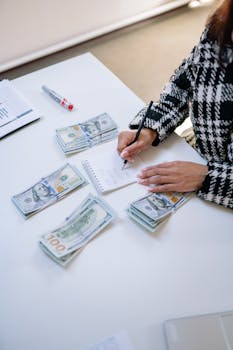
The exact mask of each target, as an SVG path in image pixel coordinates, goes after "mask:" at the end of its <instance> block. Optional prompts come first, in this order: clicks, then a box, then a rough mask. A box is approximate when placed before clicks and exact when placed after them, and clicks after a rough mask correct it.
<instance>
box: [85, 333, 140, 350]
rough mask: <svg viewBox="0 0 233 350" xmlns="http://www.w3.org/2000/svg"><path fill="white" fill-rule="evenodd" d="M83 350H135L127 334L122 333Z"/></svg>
mask: <svg viewBox="0 0 233 350" xmlns="http://www.w3.org/2000/svg"><path fill="white" fill-rule="evenodd" d="M83 350H135V349H134V347H133V345H132V343H131V341H130V339H129V337H128V335H127V333H126V332H125V331H121V332H120V333H118V334H115V335H112V336H110V337H107V338H104V339H103V340H101V341H100V342H98V343H96V344H93V345H91V346H90V347H88V348H85V349H83Z"/></svg>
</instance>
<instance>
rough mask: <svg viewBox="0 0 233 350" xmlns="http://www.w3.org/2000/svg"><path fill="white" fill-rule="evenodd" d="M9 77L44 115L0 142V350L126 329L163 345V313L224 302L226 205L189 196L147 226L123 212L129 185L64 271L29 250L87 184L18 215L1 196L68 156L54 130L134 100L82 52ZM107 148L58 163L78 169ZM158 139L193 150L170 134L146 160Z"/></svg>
mask: <svg viewBox="0 0 233 350" xmlns="http://www.w3.org/2000/svg"><path fill="white" fill-rule="evenodd" d="M14 83H15V84H16V86H17V87H18V88H19V89H20V90H21V91H22V92H23V93H24V94H25V95H26V96H27V97H28V98H29V99H30V100H31V102H32V103H33V104H34V105H35V106H36V107H37V108H38V109H39V110H40V111H41V112H42V113H43V114H44V117H43V118H42V119H41V120H40V121H39V122H36V123H34V124H32V125H30V126H27V127H25V128H23V129H21V130H20V131H18V132H16V133H15V134H13V135H11V136H9V137H7V138H5V139H3V140H2V141H1V143H0V159H1V196H0V200H1V236H0V237H1V244H0V256H1V263H0V280H1V291H0V349H1V350H31V349H33V350H41V349H43V350H49V349H51V350H52V349H56V350H64V349H69V350H79V349H81V348H82V347H86V346H88V345H89V344H91V343H94V342H96V341H98V340H100V339H102V338H103V337H105V336H108V335H111V334H114V333H117V332H118V331H120V330H126V331H127V332H128V335H129V337H130V339H131V340H132V343H133V344H134V346H135V349H136V350H154V349H156V350H165V340H164V335H163V322H164V321H165V320H166V319H169V318H175V317H181V316H187V315H194V314H200V313H209V312H216V311H220V310H228V309H233V278H232V270H233V230H232V224H233V216H232V211H231V210H227V209H224V208H222V207H220V206H217V205H214V204H211V203H207V202H204V201H202V200H200V199H198V198H196V197H194V198H192V199H191V200H190V201H189V202H188V203H187V204H186V205H184V206H183V207H182V208H180V209H179V210H178V211H177V212H176V213H175V214H174V215H173V216H172V217H171V218H170V219H169V221H168V222H167V223H166V224H165V225H163V226H162V227H161V228H160V229H159V230H158V231H157V232H156V233H154V234H151V233H148V232H146V231H145V230H143V229H142V228H140V227H139V226H137V225H136V224H135V223H133V222H132V221H130V219H128V217H127V215H126V213H125V207H126V206H127V204H128V203H129V202H130V201H131V200H133V199H135V198H137V197H138V196H140V195H141V194H142V193H144V189H143V188H142V186H140V185H137V184H134V185H131V186H128V187H126V188H124V189H121V190H119V191H115V192H112V193H111V194H108V195H105V196H104V198H105V199H106V201H108V202H109V203H110V204H111V205H112V206H113V207H114V208H115V210H116V211H117V212H118V219H117V220H116V222H115V224H114V225H113V226H112V227H111V228H109V229H107V230H105V231H104V233H103V234H100V235H99V236H98V237H97V238H96V239H94V240H93V241H92V242H90V243H89V244H88V245H87V246H86V248H85V249H84V250H83V252H82V253H81V254H80V255H79V256H78V257H76V258H75V259H74V260H73V261H72V263H71V264H70V265H69V266H68V268H66V269H63V268H62V267H60V266H58V265H57V264H56V263H54V262H53V261H52V260H50V259H49V258H48V257H47V256H46V255H45V254H44V253H43V252H42V251H41V250H40V249H39V247H38V244H37V242H38V238H39V237H40V235H41V234H43V233H44V232H46V231H48V230H49V229H51V228H53V227H55V226H57V225H58V224H60V223H61V222H62V221H63V219H64V218H65V217H66V216H67V215H68V214H70V213H71V212H72V211H73V209H74V208H75V207H76V206H77V205H78V204H79V203H80V201H81V200H82V199H83V198H84V197H85V196H86V195H87V193H89V192H90V191H91V192H93V193H95V191H94V189H93V187H92V186H91V185H88V186H86V187H85V188H83V189H81V190H78V191H75V192H74V193H72V194H71V195H70V196H68V197H67V198H65V199H63V200H61V201H60V202H59V203H56V204H54V205H53V206H51V207H49V208H47V209H45V210H44V211H42V212H40V213H38V214H36V215H35V216H33V217H32V218H30V219H28V220H27V221H25V220H24V219H23V217H21V216H20V214H19V213H18V211H17V210H16V208H15V206H14V205H13V204H12V202H11V196H12V195H13V194H16V193H18V192H20V191H21V190H24V189H25V188H26V187H28V186H29V185H32V184H33V183H34V182H35V181H37V180H38V179H39V178H40V177H42V176H45V175H47V174H49V173H50V172H52V171H53V170H55V169H57V168H58V167H60V166H61V165H63V164H65V162H66V161H67V158H66V157H65V156H64V155H63V153H62V152H61V151H60V149H59V147H58V145H57V144H56V141H55V133H54V130H55V128H58V127H62V126H65V125H70V124H72V123H74V122H76V121H84V120H86V119H87V118H90V117H92V116H95V115H98V114H99V113H102V112H105V111H106V112H108V113H109V114H110V115H111V116H112V117H113V118H114V119H115V120H116V122H117V123H118V125H119V127H120V128H121V129H123V128H126V127H127V124H128V122H129V121H130V120H131V119H132V117H133V116H134V115H135V114H136V112H137V111H138V110H139V109H140V108H141V107H142V105H143V103H142V101H141V100H140V99H139V98H138V97H136V96H135V95H134V94H133V93H132V92H131V91H130V90H129V89H128V88H127V87H126V86H125V85H124V84H123V83H122V82H121V81H119V79H118V78H116V77H115V76H114V75H113V74H112V73H111V72H110V71H109V70H107V69H106V67H104V66H103V65H102V64H101V63H100V62H99V61H98V60H97V59H95V58H94V57H93V56H92V55H90V54H85V55H82V56H79V57H77V58H73V59H70V60H67V61H65V62H62V63H59V64H56V65H54V66H50V67H48V68H45V69H42V70H39V71H37V72H34V73H31V74H28V75H26V76H23V77H21V78H18V79H16V80H14ZM42 84H47V85H48V86H50V87H51V88H54V89H57V90H58V91H59V92H60V93H64V95H66V96H68V97H69V98H70V100H71V101H74V103H75V104H76V106H77V107H78V109H77V111H74V112H71V113H69V112H67V111H66V110H63V109H62V108H61V107H60V106H59V105H57V104H56V103H55V102H53V101H52V100H50V99H49V97H48V98H47V96H44V95H43V93H42V92H41V89H40V87H41V85H42ZM106 147H108V144H105V145H101V146H98V147H96V148H93V149H91V150H88V151H85V152H82V153H80V154H74V155H72V156H70V157H68V161H69V162H70V163H71V164H75V165H77V166H79V164H80V161H81V159H83V158H86V157H90V156H93V157H94V155H95V152H96V153H99V152H101V150H102V149H106ZM169 147H171V152H175V154H173V153H171V154H173V156H174V157H176V152H177V150H178V153H177V159H178V158H179V157H180V156H181V154H182V157H184V158H189V157H191V158H192V157H194V158H195V155H194V151H193V150H192V149H191V148H190V147H189V146H188V145H186V144H185V143H183V142H182V141H179V140H176V139H171V140H170V141H169V142H167V143H166V144H165V145H164V146H162V147H161V153H159V152H158V149H156V150H155V149H153V150H151V155H150V156H151V157H152V158H153V157H154V159H153V161H158V159H160V158H161V157H162V158H163V154H164V153H163V149H168V148H169ZM179 149H180V151H179ZM174 150H175V151H174ZM164 160H166V159H164ZM81 170H82V169H81ZM83 173H84V171H83Z"/></svg>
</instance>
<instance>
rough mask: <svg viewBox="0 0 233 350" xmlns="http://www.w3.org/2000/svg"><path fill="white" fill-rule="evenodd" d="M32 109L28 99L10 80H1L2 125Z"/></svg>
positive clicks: (0, 109)
mask: <svg viewBox="0 0 233 350" xmlns="http://www.w3.org/2000/svg"><path fill="white" fill-rule="evenodd" d="M31 111H32V107H31V106H30V104H29V103H27V101H26V99H25V98H24V97H23V96H22V95H21V94H20V93H19V92H18V91H17V90H16V88H15V87H14V86H13V84H12V83H11V82H10V81H8V80H3V81H1V82H0V127H1V126H3V125H6V124H8V123H10V122H11V121H13V120H15V119H17V118H20V117H22V116H25V115H26V114H28V113H30V112H31Z"/></svg>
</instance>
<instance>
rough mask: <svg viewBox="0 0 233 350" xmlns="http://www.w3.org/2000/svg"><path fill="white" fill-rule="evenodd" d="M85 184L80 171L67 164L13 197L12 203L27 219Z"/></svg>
mask: <svg viewBox="0 0 233 350" xmlns="http://www.w3.org/2000/svg"><path fill="white" fill-rule="evenodd" d="M86 183H87V182H86V179H85V177H84V176H83V175H82V174H81V173H80V171H78V169H76V168H75V167H74V166H71V165H70V164H69V163H67V164H66V165H64V166H62V167H61V168H59V169H58V170H56V171H54V172H53V173H52V174H50V175H48V176H46V177H44V178H42V179H40V180H39V181H38V182H37V183H36V184H34V185H33V186H31V187H29V188H28V189H26V190H25V191H24V192H21V193H19V194H16V195H14V196H13V197H12V201H13V202H14V204H15V205H16V207H17V208H18V209H19V211H20V213H21V214H22V215H23V216H24V218H28V217H29V216H31V215H33V214H36V213H37V212H38V211H40V210H42V209H44V208H46V207H48V206H49V205H51V204H53V203H54V202H57V201H58V200H59V199H61V198H63V197H64V196H65V195H67V194H68V193H69V192H71V191H73V190H74V189H77V188H79V187H82V186H83V185H85V184H86Z"/></svg>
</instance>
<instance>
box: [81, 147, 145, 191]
mask: <svg viewBox="0 0 233 350" xmlns="http://www.w3.org/2000/svg"><path fill="white" fill-rule="evenodd" d="M82 164H83V167H84V169H85V170H86V171H87V173H88V175H89V177H90V179H91V180H92V182H93V184H94V186H95V187H96V189H97V191H98V192H102V193H104V192H109V191H113V190H116V189H117V188H120V187H123V186H126V185H129V184H131V183H133V182H136V181H137V177H136V176H137V174H138V173H139V172H140V170H141V169H142V168H144V167H145V164H144V163H143V161H142V160H141V158H139V157H137V159H136V160H135V162H134V163H133V164H129V163H128V164H127V165H126V167H125V168H124V169H122V166H123V159H122V158H121V157H120V156H119V154H118V152H117V151H109V152H108V153H104V154H103V153H102V154H101V156H100V157H99V156H95V158H94V159H86V160H84V161H83V162H82Z"/></svg>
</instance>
